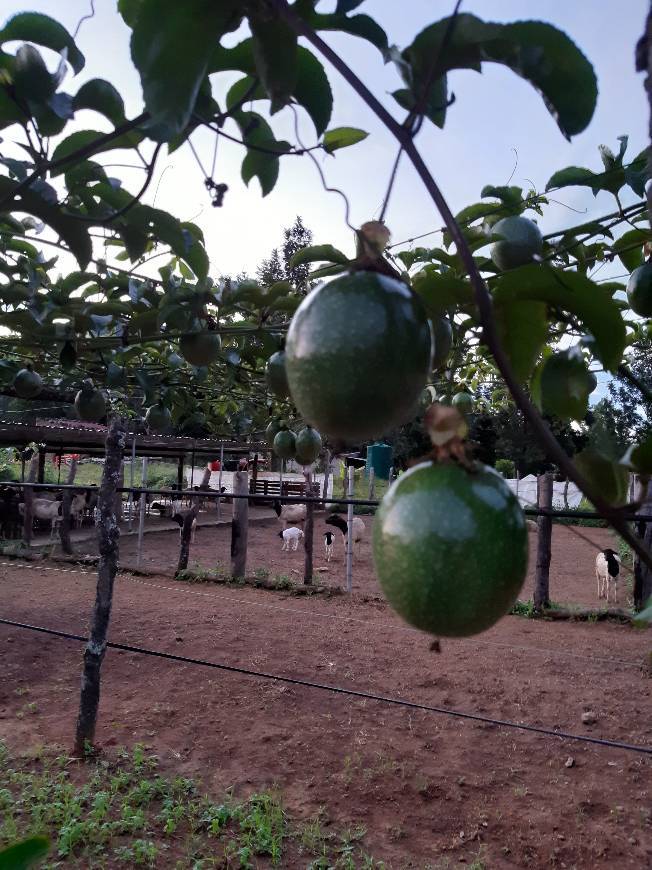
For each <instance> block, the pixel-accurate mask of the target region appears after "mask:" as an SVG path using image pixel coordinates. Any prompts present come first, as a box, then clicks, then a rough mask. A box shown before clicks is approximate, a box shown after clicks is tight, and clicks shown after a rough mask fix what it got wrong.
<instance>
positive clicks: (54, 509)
mask: <svg viewBox="0 0 652 870" xmlns="http://www.w3.org/2000/svg"><path fill="white" fill-rule="evenodd" d="M61 507H62V505H61V502H60V501H49V500H47V499H38V498H35V499H34V500H33V501H32V516H34V517H36V519H37V520H50V537H51V538H52V537H54V530H55V528H56V526H58V525H59V523H60V522H61ZM18 510H19V512H20V515H21V516H22V517H24V516H25V502H23V501H21V502H20V504H19V505H18Z"/></svg>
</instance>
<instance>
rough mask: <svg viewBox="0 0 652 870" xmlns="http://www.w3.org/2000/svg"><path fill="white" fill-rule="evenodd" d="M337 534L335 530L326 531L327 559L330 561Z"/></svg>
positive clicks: (325, 547) (325, 546)
mask: <svg viewBox="0 0 652 870" xmlns="http://www.w3.org/2000/svg"><path fill="white" fill-rule="evenodd" d="M334 540H335V535H334V534H333V532H324V549H325V550H326V561H327V562H330V560H331V557H332V555H333V541H334Z"/></svg>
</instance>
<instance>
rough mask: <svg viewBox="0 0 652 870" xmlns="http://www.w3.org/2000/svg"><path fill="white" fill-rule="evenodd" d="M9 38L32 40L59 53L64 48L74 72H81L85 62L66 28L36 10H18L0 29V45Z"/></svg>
mask: <svg viewBox="0 0 652 870" xmlns="http://www.w3.org/2000/svg"><path fill="white" fill-rule="evenodd" d="M9 40H20V41H23V42H33V43H35V45H41V46H43V48H49V49H51V50H52V51H56V52H58V53H59V54H60V53H61V52H62V51H63V50H64V49H66V51H67V55H68V61H69V62H70V65H71V66H72V68H73V69H74V71H75V72H76V73H78V72H81V70H82V69H83V68H84V64H85V62H86V61H85V60H84V55H83V54H82V53H81V51H80V50H79V49H78V48H77V46H76V45H75V41H74V39H73V38H72V36H71V35H70V34H69V33H68V31H67V30H66V28H65V27H63V26H62V25H61V24H59V22H58V21H55V20H54V18H50V16H49V15H41V14H40V13H38V12H19V13H18V15H14V16H13V18H10V19H9V21H8V22H7V24H6V25H5V27H4V29H3V30H1V31H0V45H2V43H4V42H9Z"/></svg>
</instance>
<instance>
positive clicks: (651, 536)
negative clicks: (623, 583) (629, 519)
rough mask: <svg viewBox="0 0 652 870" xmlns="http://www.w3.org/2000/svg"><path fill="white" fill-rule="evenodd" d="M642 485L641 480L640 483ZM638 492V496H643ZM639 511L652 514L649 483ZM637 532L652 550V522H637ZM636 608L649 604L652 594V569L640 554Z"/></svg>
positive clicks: (637, 562) (637, 565)
mask: <svg viewBox="0 0 652 870" xmlns="http://www.w3.org/2000/svg"><path fill="white" fill-rule="evenodd" d="M638 485H639V486H641V483H640V480H639V483H638ZM642 496H643V494H641V495H640V496H639V495H638V494H637V496H636V497H637V498H639V497H642ZM637 513H640V514H643V515H646V516H649V515H650V514H652V492H651V487H650V485H648V488H647V492H646V493H645V497H643V498H642V504H641V506H640V508H639V509H638V511H637ZM636 534H637V535H638V537H639V538H640V539H641V541H642V542H643V545H644V546H645V547H647V549H648V551H652V523H645V522H642V521H641V522H637V523H636ZM633 591H634V595H633V597H634V610H642V609H643V608H644V607H645V605H646V604H647V601H648V599H649V598H650V597H651V596H652V571H651V570H650V569H649V568H648V567H647V565H644V564H643V563H642V562H641V560H640V559H639V557H638V556H635V557H634V590H633Z"/></svg>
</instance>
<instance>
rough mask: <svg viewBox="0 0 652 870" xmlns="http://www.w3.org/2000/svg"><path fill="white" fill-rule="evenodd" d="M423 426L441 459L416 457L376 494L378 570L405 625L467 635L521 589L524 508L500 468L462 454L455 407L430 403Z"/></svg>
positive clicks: (495, 616) (500, 612)
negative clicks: (378, 499) (382, 494)
mask: <svg viewBox="0 0 652 870" xmlns="http://www.w3.org/2000/svg"><path fill="white" fill-rule="evenodd" d="M433 411H434V412H435V413H434V414H433V413H432V412H433ZM426 425H427V427H428V431H429V433H430V437H431V439H432V441H433V444H434V445H435V448H434V450H433V455H435V456H438V457H439V458H435V459H433V460H431V459H428V460H427V461H424V462H421V463H420V464H419V465H415V466H414V467H413V468H411V469H410V470H409V471H408V472H406V473H405V474H403V475H402V476H401V477H399V479H398V480H397V481H396V482H395V483H394V484H392V486H391V487H390V489H389V490H388V492H387V493H386V495H385V497H384V498H383V500H382V503H381V505H380V507H379V509H378V512H377V514H376V518H375V520H374V528H373V557H374V564H375V569H376V575H377V577H378V580H379V582H380V585H381V587H382V589H383V592H384V593H385V596H386V597H387V600H388V601H389V603H390V605H391V606H392V607H393V608H394V610H396V612H397V613H398V614H399V615H400V616H402V617H403V618H404V619H405V620H406V621H407V622H409V623H410V625H413V626H415V627H416V628H419V629H421V630H423V631H427V632H430V633H431V634H434V635H436V636H437V637H466V636H469V635H472V634H478V633H479V632H481V631H485V630H486V629H488V628H490V627H491V626H492V625H493V624H494V623H496V622H497V621H498V620H499V619H500V618H501V617H502V616H504V615H505V614H506V613H508V611H509V610H510V609H511V607H512V605H513V604H514V601H515V600H516V598H517V596H518V593H519V591H520V590H521V587H522V585H523V581H524V579H525V574H526V571H527V558H528V538H527V527H526V523H525V516H524V514H523V511H522V509H521V507H520V505H519V503H518V500H517V499H516V497H515V496H514V494H513V493H512V491H511V490H510V489H509V487H508V486H507V484H506V483H505V481H504V480H503V478H502V477H501V475H500V474H498V473H497V472H496V471H494V470H493V469H491V468H488V467H487V466H485V465H482V464H479V463H473V462H470V461H468V460H467V459H466V457H465V454H464V448H463V445H462V440H461V437H462V435H461V433H465V432H466V424H465V423H464V420H463V418H462V416H461V415H460V414H459V412H458V411H456V410H455V409H454V408H450V407H448V408H445V407H443V406H440V405H433V406H432V408H430V409H429V411H428V413H427V414H426Z"/></svg>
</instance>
